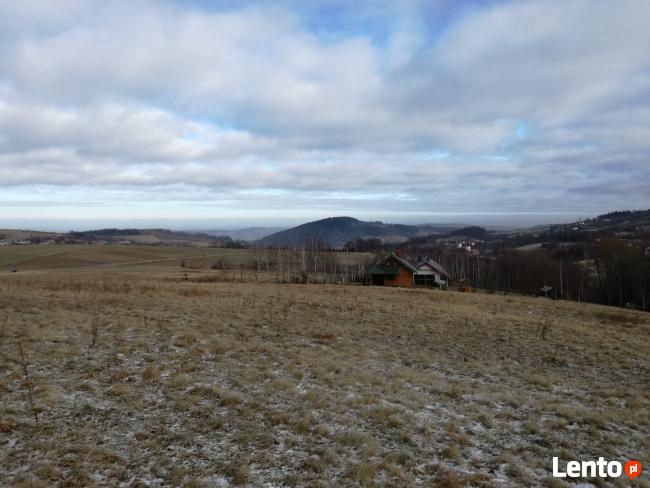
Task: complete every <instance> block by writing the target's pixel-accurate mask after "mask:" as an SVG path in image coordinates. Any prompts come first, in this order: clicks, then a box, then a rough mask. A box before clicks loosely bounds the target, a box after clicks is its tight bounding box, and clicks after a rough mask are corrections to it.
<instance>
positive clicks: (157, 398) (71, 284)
mask: <svg viewBox="0 0 650 488" xmlns="http://www.w3.org/2000/svg"><path fill="white" fill-rule="evenodd" d="M57 250H58V249H57ZM140 251H144V250H143V249H138V248H134V249H131V250H129V252H134V253H136V254H133V255H128V256H124V259H127V258H128V259H138V258H141V257H144V256H143V255H141V254H137V253H138V252H140ZM156 251H158V250H156ZM159 251H160V252H161V253H163V255H164V253H165V252H167V253H174V252H178V251H177V250H173V249H160V250H159ZM188 251H189V250H188ZM25 252H26V251H25ZM87 252H88V253H90V254H88V255H85V254H84V253H83V252H79V253H75V254H74V256H82V259H87V260H89V261H94V260H96V261H102V260H103V259H104V257H98V256H97V255H96V254H93V252H98V250H96V249H95V250H92V249H91V250H88V251H87ZM120 252H121V251H120ZM125 252H126V251H125ZM145 254H146V253H145ZM102 256H103V255H102ZM146 256H147V257H151V255H150V254H148V255H146ZM28 257H29V256H28ZM176 257H177V256H174V258H175V259H176ZM106 259H108V258H106ZM201 272H203V271H201V270H198V271H197V273H201ZM185 273H186V271H185V270H183V269H181V268H180V267H178V266H177V267H174V268H169V269H165V268H164V267H160V268H151V269H148V268H131V270H130V271H129V270H128V269H127V268H125V269H124V270H120V271H119V272H117V270H115V269H114V268H112V267H111V268H100V269H99V270H96V269H86V270H84V271H83V272H69V271H67V270H66V271H57V270H50V271H47V270H43V271H41V272H38V273H20V272H19V273H2V274H0V363H1V364H2V366H3V367H2V368H0V473H2V481H0V484H2V485H3V486H21V487H26V486H30V487H40V486H44V487H50V486H60V487H63V486H185V487H202V486H205V487H213V486H234V485H240V486H253V487H267V486H322V487H328V486H403V487H408V486H423V487H430V486H440V487H459V486H476V487H498V486H522V487H524V486H525V487H528V486H551V487H563V486H569V485H567V484H566V483H564V482H562V481H560V480H555V479H551V478H550V477H549V476H550V473H551V471H550V467H551V459H552V457H553V456H559V457H560V458H561V459H562V460H563V462H566V461H568V460H571V459H577V460H591V459H597V458H598V457H599V456H604V457H606V458H608V459H611V460H620V461H625V460H627V459H630V458H633V459H638V460H640V461H641V462H642V463H643V464H644V465H645V466H647V465H648V464H647V462H648V460H649V459H650V457H649V456H650V396H649V395H648V391H649V390H650V315H649V314H643V313H640V312H632V311H626V310H620V309H614V308H607V307H601V306H595V305H585V304H578V303H575V302H563V301H551V300H546V299H542V298H525V297H514V296H498V295H487V294H463V293H458V292H452V291H441V290H400V289H387V288H376V287H363V286H336V285H329V286H323V285H287V284H273V283H238V282H237V281H232V280H230V281H228V282H219V281H218V279H220V277H221V278H223V279H228V277H227V275H219V274H215V275H214V276H215V277H216V280H217V281H215V282H209V283H197V282H192V281H186V280H185V277H184V274H185ZM20 347H22V348H23V350H24V354H25V360H24V361H21V359H20ZM25 369H26V370H27V372H28V374H29V378H30V381H31V385H32V387H31V389H30V382H28V381H27V380H26V378H25ZM30 393H31V395H32V402H33V406H34V408H33V409H32V407H31V405H30V401H29V394H30ZM35 414H36V415H37V417H38V422H36V420H35V419H34V415H35ZM598 485H599V486H607V483H602V482H599V483H598ZM582 486H588V485H582ZM616 486H644V487H648V486H650V483H649V482H648V476H647V472H646V473H644V474H643V475H642V476H641V477H640V478H637V479H636V480H635V481H633V482H631V483H629V482H628V481H627V480H620V482H619V483H617V484H616Z"/></svg>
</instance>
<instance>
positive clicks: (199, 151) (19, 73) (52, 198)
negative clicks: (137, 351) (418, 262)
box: [0, 0, 650, 228]
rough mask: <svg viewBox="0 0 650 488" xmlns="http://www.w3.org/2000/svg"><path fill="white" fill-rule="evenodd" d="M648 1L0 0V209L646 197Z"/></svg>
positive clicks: (222, 214)
mask: <svg viewBox="0 0 650 488" xmlns="http://www.w3.org/2000/svg"><path fill="white" fill-rule="evenodd" d="M649 19H650V2H648V1H647V0H593V1H588V0H564V1H562V2H557V1H554V0H553V1H545V0H540V1H538V0H531V1H500V2H498V1H488V0H483V1H478V0H477V1H458V0H456V1H453V0H440V1H436V0H429V1H420V0H405V1H402V2H398V1H395V0H375V1H370V0H356V1H354V2H350V1H348V0H338V1H331V2H324V1H319V0H314V1H310V2H304V1H290V0H279V1H270V0H269V1H246V0H237V1H235V0H227V1H208V0H201V1H199V0H196V1H180V0H177V1H172V0H156V1H148V0H133V1H129V2H124V1H121V0H120V1H118V0H57V1H55V2H54V1H52V2H43V1H42V0H22V1H20V2H16V1H13V0H0V226H2V225H4V226H9V225H10V226H13V227H25V226H27V225H29V224H34V225H36V224H37V225H38V226H40V227H43V228H46V227H49V228H53V227H57V226H59V227H65V226H69V227H75V226H77V227H78V226H90V227H97V226H99V225H100V224H106V225H112V224H117V225H121V226H127V225H136V226H137V225H138V224H142V223H148V224H159V225H162V226H164V225H165V224H166V223H169V227H176V228H182V227H184V226H185V227H197V226H204V227H206V226H207V227H209V226H210V225H220V226H229V227H237V226H247V225H279V224H280V225H284V224H289V223H298V222H304V221H309V220H315V219H317V218H323V217H327V216H336V215H349V216H353V217H357V218H361V219H366V220H384V221H388V222H405V223H414V222H445V221H447V222H449V221H454V222H467V223H483V222H492V223H508V222H511V223H516V225H521V224H523V223H530V224H537V223H543V222H544V221H549V222H553V221H571V220H575V219H576V218H577V217H578V216H583V217H588V216H593V215H596V214H599V213H604V212H607V211H610V210H615V209H629V208H648V207H650V48H649V46H650V29H649V28H648V22H649ZM95 223H97V225H94V224H95Z"/></svg>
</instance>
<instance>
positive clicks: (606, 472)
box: [553, 457, 643, 479]
mask: <svg viewBox="0 0 650 488" xmlns="http://www.w3.org/2000/svg"><path fill="white" fill-rule="evenodd" d="M623 471H625V474H626V475H627V477H628V478H630V479H634V478H636V477H637V476H639V475H640V474H641V471H643V467H642V466H641V463H640V462H639V461H635V460H630V461H628V462H626V463H625V468H624V467H623V465H622V464H621V463H620V462H618V461H607V460H605V458H604V457H599V458H598V461H569V462H568V463H567V464H566V467H565V468H561V467H560V461H559V459H558V458H557V457H554V458H553V476H554V477H555V478H567V477H569V478H620V477H621V475H622V474H623Z"/></svg>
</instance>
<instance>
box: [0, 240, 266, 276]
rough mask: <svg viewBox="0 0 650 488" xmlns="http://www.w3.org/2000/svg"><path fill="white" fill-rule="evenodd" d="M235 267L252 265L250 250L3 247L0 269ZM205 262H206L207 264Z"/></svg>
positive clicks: (132, 247) (66, 246)
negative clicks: (221, 263) (221, 261)
mask: <svg viewBox="0 0 650 488" xmlns="http://www.w3.org/2000/svg"><path fill="white" fill-rule="evenodd" d="M222 258H223V259H226V260H227V261H228V262H229V263H230V264H231V265H233V266H234V265H236V266H239V264H240V263H248V262H250V261H251V260H252V258H253V256H252V254H251V251H248V250H246V249H217V248H204V247H175V246H119V245H106V246H85V245H55V246H39V245H26V246H7V247H2V248H0V270H9V269H18V270H19V271H23V270H32V271H33V270H48V269H57V268H76V267H105V266H117V267H123V268H125V269H128V270H132V269H133V266H135V265H149V266H150V265H155V266H160V265H162V266H166V267H174V268H177V267H178V266H179V265H180V263H181V261H183V260H185V261H186V262H188V264H189V263H196V266H197V267H209V265H211V264H213V263H214V262H215V261H216V260H218V259H222ZM204 261H205V262H204Z"/></svg>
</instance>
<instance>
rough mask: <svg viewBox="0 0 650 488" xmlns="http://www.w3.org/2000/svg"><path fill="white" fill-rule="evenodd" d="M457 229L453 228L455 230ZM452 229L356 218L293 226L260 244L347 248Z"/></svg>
mask: <svg viewBox="0 0 650 488" xmlns="http://www.w3.org/2000/svg"><path fill="white" fill-rule="evenodd" d="M451 228H453V227H451ZM446 230H448V226H436V225H406V224H385V223H383V222H364V221H362V220H358V219H355V218H352V217H330V218H327V219H321V220H316V221H314V222H308V223H306V224H302V225H299V226H297V227H292V228H291V229H287V230H284V231H281V232H276V233H274V234H271V235H268V236H266V237H264V238H263V239H259V240H258V241H256V243H257V244H267V245H271V246H273V245H277V244H280V245H284V246H298V245H301V244H302V243H306V244H309V243H311V242H324V243H327V244H328V245H329V246H331V247H340V246H343V245H344V244H345V243H346V242H348V241H352V240H355V239H367V238H371V237H376V238H382V239H384V240H386V241H388V242H403V241H405V240H407V239H408V238H409V237H413V236H416V235H420V234H425V233H427V234H434V233H437V232H441V231H446Z"/></svg>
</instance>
